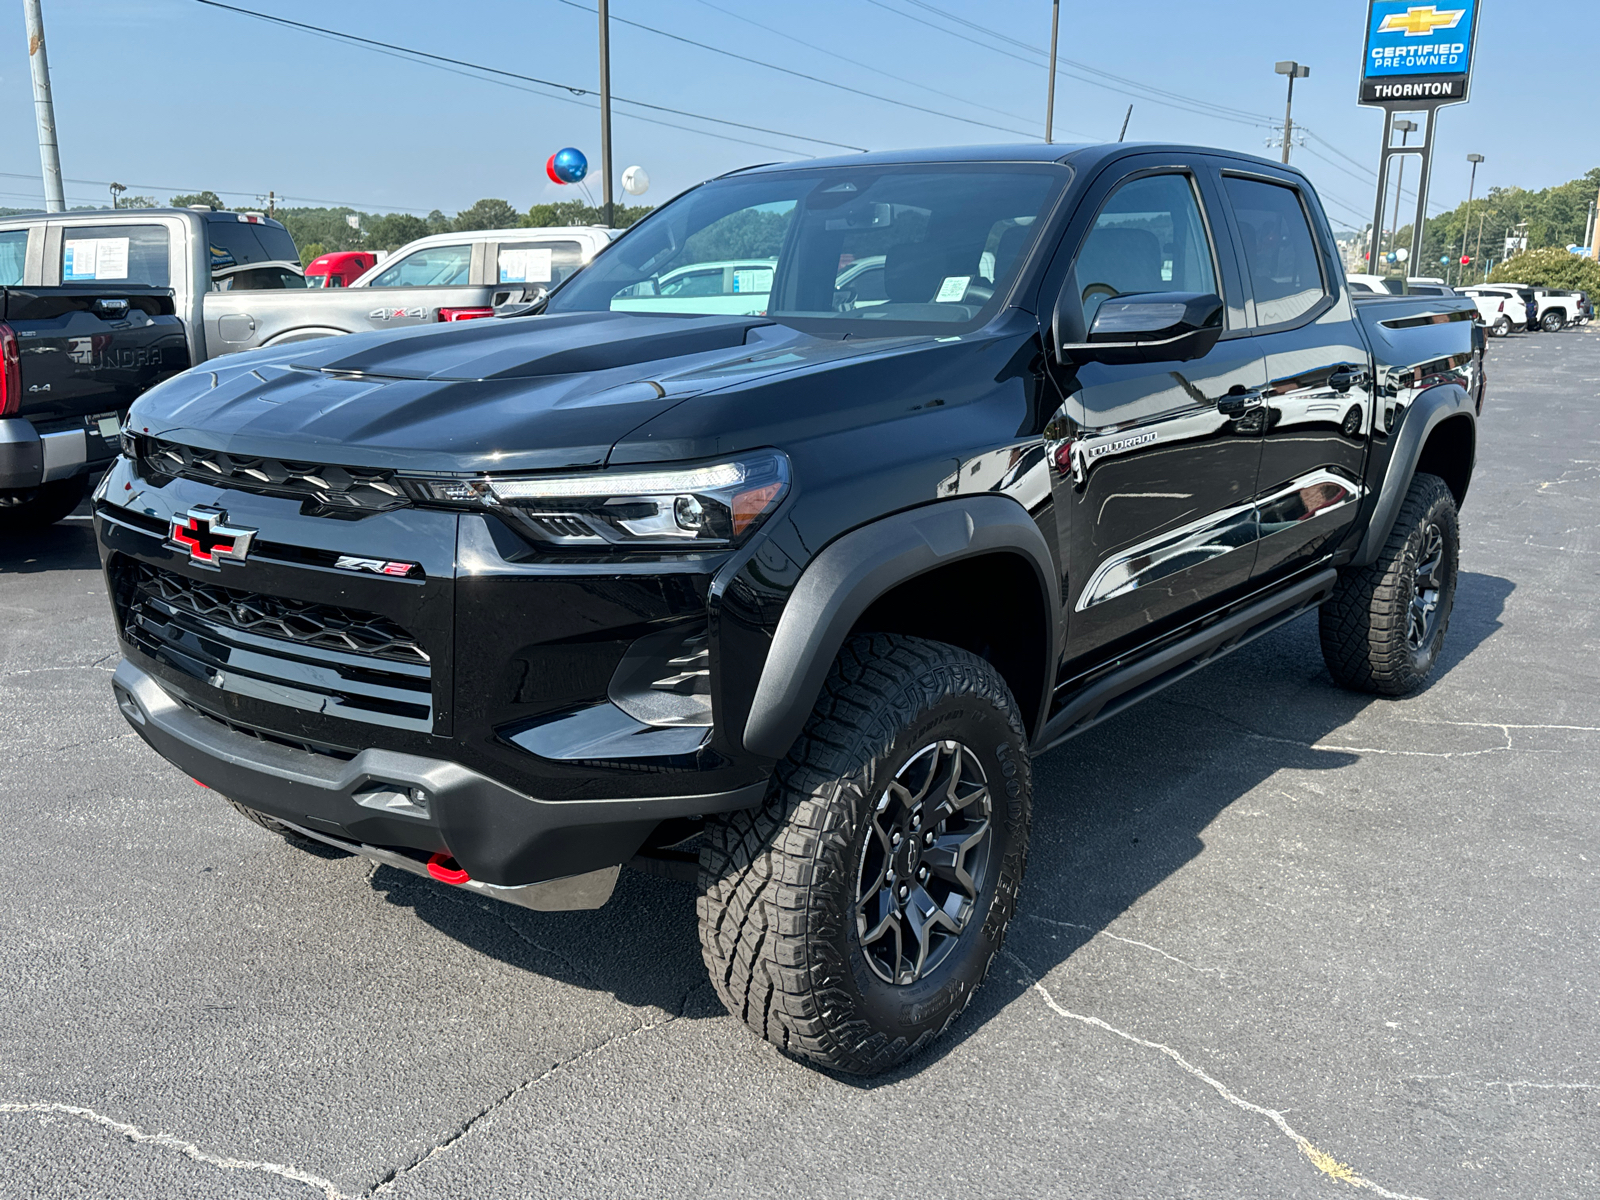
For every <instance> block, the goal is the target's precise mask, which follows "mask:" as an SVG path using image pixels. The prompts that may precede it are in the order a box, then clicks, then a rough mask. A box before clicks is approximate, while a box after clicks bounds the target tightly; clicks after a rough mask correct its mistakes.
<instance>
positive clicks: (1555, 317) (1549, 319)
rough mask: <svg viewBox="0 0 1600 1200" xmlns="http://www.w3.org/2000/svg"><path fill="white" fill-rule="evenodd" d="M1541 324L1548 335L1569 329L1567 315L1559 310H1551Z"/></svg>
mask: <svg viewBox="0 0 1600 1200" xmlns="http://www.w3.org/2000/svg"><path fill="white" fill-rule="evenodd" d="M1541 324H1542V325H1543V326H1544V331H1545V332H1546V333H1560V332H1561V331H1562V330H1563V329H1565V328H1566V327H1567V314H1566V313H1564V312H1561V311H1560V310H1558V309H1551V310H1550V311H1549V312H1547V313H1545V315H1544V320H1543V321H1542V322H1541Z"/></svg>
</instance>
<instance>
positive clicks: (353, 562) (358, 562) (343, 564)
mask: <svg viewBox="0 0 1600 1200" xmlns="http://www.w3.org/2000/svg"><path fill="white" fill-rule="evenodd" d="M333 565H334V566H335V567H337V568H339V570H341V571H371V572H372V573H373V574H374V575H397V576H400V577H402V578H403V577H405V576H407V575H410V574H412V573H413V572H415V573H416V574H419V575H420V574H421V573H422V568H421V567H419V566H418V565H417V564H416V563H408V562H390V561H388V560H387V559H383V558H356V557H355V556H354V555H351V554H341V555H340V556H339V559H338V561H337V562H335V563H334V564H333Z"/></svg>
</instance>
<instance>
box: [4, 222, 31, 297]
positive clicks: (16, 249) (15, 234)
mask: <svg viewBox="0 0 1600 1200" xmlns="http://www.w3.org/2000/svg"><path fill="white" fill-rule="evenodd" d="M27 260H28V231H27V230H26V229H8V230H6V231H5V232H4V233H0V287H16V286H18V285H19V284H20V283H21V282H22V268H23V266H24V265H25V264H26V262H27Z"/></svg>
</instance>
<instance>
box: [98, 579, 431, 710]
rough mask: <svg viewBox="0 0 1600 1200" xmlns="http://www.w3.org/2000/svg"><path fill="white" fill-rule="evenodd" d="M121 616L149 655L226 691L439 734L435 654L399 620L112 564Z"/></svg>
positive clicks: (129, 636) (136, 642)
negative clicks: (431, 660) (435, 724)
mask: <svg viewBox="0 0 1600 1200" xmlns="http://www.w3.org/2000/svg"><path fill="white" fill-rule="evenodd" d="M113 581H114V589H113V591H114V599H115V603H116V608H117V621H118V624H119V625H120V627H121V629H122V632H123V636H124V637H126V638H127V639H128V640H129V641H130V642H132V643H133V644H134V645H135V646H137V647H138V648H139V649H140V650H142V651H143V652H144V653H146V654H147V655H149V656H150V657H151V658H153V659H156V660H157V661H159V662H163V663H165V664H167V665H168V666H169V667H172V668H174V669H176V670H178V671H181V672H183V673H184V674H186V675H189V676H191V677H192V678H195V679H198V680H201V681H204V682H205V683H207V684H209V685H211V686H212V687H214V688H217V689H218V690H220V691H223V692H231V693H234V694H237V695H241V696H249V697H251V698H253V699H256V700H265V701H268V702H270V703H273V704H282V705H288V706H290V707H293V708H300V709H305V710H308V711H311V712H316V713H322V714H326V715H328V716H335V717H345V718H348V719H350V720H356V721H366V722H369V723H373V724H381V725H390V726H394V727H398V728H404V729H416V730H422V731H425V732H431V731H432V727H433V682H432V669H431V666H430V663H429V658H428V652H427V651H426V650H425V649H424V648H423V647H422V645H421V643H420V642H419V641H418V640H417V639H416V638H415V637H413V636H412V635H411V634H410V633H408V632H407V631H406V630H405V629H403V628H401V627H400V626H399V625H398V624H396V623H395V622H394V621H392V620H390V619H389V618H387V617H383V616H380V615H378V614H376V613H366V612H358V611H355V610H353V609H347V608H340V607H337V606H335V605H331V604H313V603H309V602H307V601H302V600H287V599H284V598H282V597H280V596H264V595H260V594H257V593H254V592H247V591H244V590H242V589H239V588H231V587H223V586H222V585H220V584H214V583H202V582H199V581H197V580H194V579H190V578H188V577H187V576H183V575H178V574H175V573H173V572H171V571H164V570H161V569H160V568H157V567H152V566H149V565H148V564H145V563H135V562H131V561H128V560H121V561H119V562H117V563H116V564H115V565H114V567H113Z"/></svg>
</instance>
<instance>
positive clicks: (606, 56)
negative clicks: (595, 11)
mask: <svg viewBox="0 0 1600 1200" xmlns="http://www.w3.org/2000/svg"><path fill="white" fill-rule="evenodd" d="M600 169H601V170H602V171H603V172H605V192H604V195H605V223H606V228H607V229H610V228H611V214H612V208H611V195H612V193H611V5H610V0H600Z"/></svg>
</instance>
